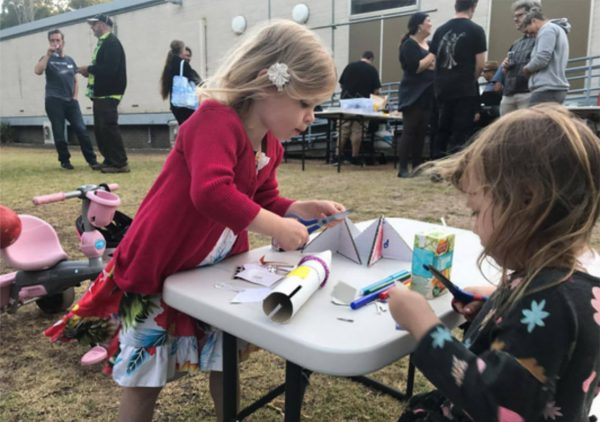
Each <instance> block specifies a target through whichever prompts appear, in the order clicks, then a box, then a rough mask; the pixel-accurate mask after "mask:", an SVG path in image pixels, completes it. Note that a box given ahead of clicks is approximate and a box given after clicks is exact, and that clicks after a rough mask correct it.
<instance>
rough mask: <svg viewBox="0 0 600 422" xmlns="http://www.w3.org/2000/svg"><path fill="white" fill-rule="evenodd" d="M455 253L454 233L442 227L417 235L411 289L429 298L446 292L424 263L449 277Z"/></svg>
mask: <svg viewBox="0 0 600 422" xmlns="http://www.w3.org/2000/svg"><path fill="white" fill-rule="evenodd" d="M453 255H454V234H452V233H447V232H444V231H443V230H440V229H430V230H427V231H424V232H421V233H417V234H416V235H415V243H414V248H413V254H412V283H411V289H413V290H414V291H416V292H419V293H421V294H422V295H423V296H425V297H426V298H427V299H433V298H435V297H438V296H440V295H442V294H444V293H445V292H446V288H445V287H444V285H443V284H442V283H440V282H439V281H438V280H437V279H436V278H435V277H433V275H432V274H431V272H429V271H427V270H426V269H425V267H424V265H432V266H433V267H434V268H436V269H437V270H439V271H440V272H441V273H442V274H444V275H445V276H446V277H447V278H450V271H451V270H452V257H453Z"/></svg>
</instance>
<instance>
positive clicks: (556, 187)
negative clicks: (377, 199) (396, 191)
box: [429, 104, 600, 303]
mask: <svg viewBox="0 0 600 422" xmlns="http://www.w3.org/2000/svg"><path fill="white" fill-rule="evenodd" d="M429 171H432V170H429ZM433 171H436V172H438V173H439V174H441V175H442V176H443V177H444V178H446V179H447V180H450V181H451V183H452V184H454V186H456V187H457V188H458V189H461V190H463V191H464V190H465V189H466V187H467V184H468V183H469V181H470V180H473V181H475V182H476V184H477V185H479V186H480V187H481V188H482V189H484V192H486V193H488V194H490V195H491V197H492V201H493V204H494V227H493V230H492V234H491V236H490V238H489V241H488V242H487V244H486V245H485V247H484V250H483V252H482V254H481V256H480V263H481V260H482V259H483V258H484V257H485V256H491V257H493V258H494V259H495V260H496V261H497V262H498V263H499V264H500V265H501V266H502V267H503V268H504V269H505V272H506V270H507V269H508V270H514V271H516V272H518V273H519V274H522V276H523V279H524V280H525V282H524V283H522V284H521V286H520V287H519V288H518V289H515V291H514V292H513V294H511V297H510V298H509V300H508V303H510V302H514V300H516V299H517V298H518V297H520V296H521V295H523V294H524V293H525V292H526V291H527V285H528V284H529V282H530V281H531V280H532V279H533V278H534V277H535V275H536V274H538V273H539V272H540V271H541V270H542V269H543V268H545V267H557V268H562V269H565V270H566V272H567V273H566V275H565V277H563V278H562V279H561V280H558V283H559V282H562V281H564V280H566V279H567V278H569V277H570V276H571V275H572V274H573V272H574V271H575V270H577V269H579V268H580V266H581V264H580V263H579V261H578V257H579V256H580V254H581V253H582V252H583V251H584V250H585V248H586V247H588V246H589V242H590V239H591V234H592V229H593V228H594V225H595V223H596V221H597V220H598V216H599V213H600V139H598V137H596V135H594V133H593V132H592V131H591V130H590V128H589V127H587V125H586V124H585V123H584V122H583V121H582V120H580V119H578V118H575V117H574V116H573V115H572V114H571V113H569V112H568V111H567V109H566V108H564V107H561V106H558V105H551V104H540V105H538V106H535V107H532V108H529V109H526V110H519V111H518V112H513V113H509V114H507V115H505V116H503V117H501V118H500V119H498V120H497V121H496V122H494V123H493V124H492V125H490V126H488V127H487V128H486V129H484V130H483V131H481V132H480V133H479V135H478V136H477V137H476V139H475V140H474V141H473V142H472V143H471V144H470V145H469V146H467V147H466V148H465V149H464V150H463V151H461V152H460V153H458V154H456V155H454V156H451V157H450V158H448V159H446V160H442V161H440V162H437V163H435V164H434V165H433ZM511 299H512V300H511Z"/></svg>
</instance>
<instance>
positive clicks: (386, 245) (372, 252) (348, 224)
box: [304, 216, 412, 266]
mask: <svg viewBox="0 0 600 422" xmlns="http://www.w3.org/2000/svg"><path fill="white" fill-rule="evenodd" d="M328 249H329V250H332V251H333V252H336V253H338V254H340V255H342V256H345V257H346V258H348V259H350V260H351V261H354V262H356V263H357V264H359V265H367V266H371V265H373V264H374V263H376V262H377V261H378V260H379V259H381V258H389V259H397V260H400V261H410V260H411V259H412V249H411V247H410V246H409V244H408V243H407V242H406V241H405V240H404V239H403V238H402V236H401V235H400V234H399V233H398V232H397V231H396V230H395V229H394V227H392V225H391V224H390V223H389V222H388V221H387V220H386V219H385V218H384V217H383V216H381V217H380V218H378V219H377V220H375V221H373V222H372V223H371V224H370V225H369V226H368V227H366V228H365V229H364V230H362V231H360V230H358V228H357V227H356V226H355V225H354V224H352V221H350V219H349V218H346V219H345V220H344V224H338V225H336V226H334V227H332V228H328V229H325V230H324V231H322V232H321V233H319V235H318V236H316V237H315V238H314V239H312V240H311V241H310V242H309V243H308V244H307V245H306V246H305V247H304V252H319V251H323V250H328Z"/></svg>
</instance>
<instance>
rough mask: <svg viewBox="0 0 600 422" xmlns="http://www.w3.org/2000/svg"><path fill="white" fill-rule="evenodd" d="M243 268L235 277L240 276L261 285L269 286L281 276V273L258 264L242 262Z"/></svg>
mask: <svg viewBox="0 0 600 422" xmlns="http://www.w3.org/2000/svg"><path fill="white" fill-rule="evenodd" d="M243 268H244V269H243V270H242V271H240V272H239V273H237V274H236V275H235V278H241V279H243V280H246V281H249V282H251V283H255V284H260V285H261V286H265V287H271V286H272V285H273V284H274V283H276V282H278V281H279V280H281V279H282V278H283V275H282V274H277V273H275V272H272V271H269V269H268V268H265V267H264V266H262V265H260V264H244V267H243Z"/></svg>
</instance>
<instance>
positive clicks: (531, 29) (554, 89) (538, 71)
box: [523, 7, 571, 106]
mask: <svg viewBox="0 0 600 422" xmlns="http://www.w3.org/2000/svg"><path fill="white" fill-rule="evenodd" d="M523 27H524V28H525V30H526V31H527V33H529V34H531V35H533V36H535V46H534V47H533V50H532V52H531V60H530V61H529V63H527V64H526V65H525V67H523V74H524V75H525V76H529V90H530V91H531V97H530V98H529V105H530V106H532V105H534V104H539V103H544V102H555V103H559V104H560V103H562V102H563V101H564V99H565V97H566V96H567V91H568V89H569V82H568V81H567V77H566V75H565V70H566V68H567V61H568V60H569V40H568V39H567V33H568V32H569V30H570V29H571V26H570V25H569V23H568V22H567V21H566V19H563V20H552V21H550V20H547V19H546V18H545V17H544V15H543V14H542V11H541V9H539V8H536V7H534V8H532V9H531V10H530V11H529V13H528V14H527V16H526V17H525V19H524V20H523Z"/></svg>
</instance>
